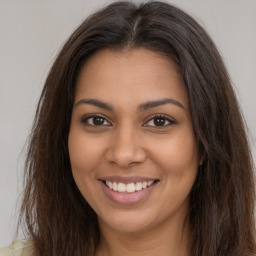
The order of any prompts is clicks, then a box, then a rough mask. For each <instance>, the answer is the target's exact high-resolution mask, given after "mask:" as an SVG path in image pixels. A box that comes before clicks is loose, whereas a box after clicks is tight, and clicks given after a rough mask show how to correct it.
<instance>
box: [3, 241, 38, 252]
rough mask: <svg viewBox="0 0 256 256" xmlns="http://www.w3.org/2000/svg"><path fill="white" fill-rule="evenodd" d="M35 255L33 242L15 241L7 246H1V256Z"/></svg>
mask: <svg viewBox="0 0 256 256" xmlns="http://www.w3.org/2000/svg"><path fill="white" fill-rule="evenodd" d="M32 255H33V242H32V241H29V240H26V241H20V240H17V241H14V242H12V244H11V245H9V246H7V247H2V248H0V256H32Z"/></svg>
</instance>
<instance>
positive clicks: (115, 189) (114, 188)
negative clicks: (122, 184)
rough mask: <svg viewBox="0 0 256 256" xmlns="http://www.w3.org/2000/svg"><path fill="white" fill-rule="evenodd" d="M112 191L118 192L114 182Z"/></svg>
mask: <svg viewBox="0 0 256 256" xmlns="http://www.w3.org/2000/svg"><path fill="white" fill-rule="evenodd" d="M113 190H114V191H117V190H118V186H117V183H116V182H113Z"/></svg>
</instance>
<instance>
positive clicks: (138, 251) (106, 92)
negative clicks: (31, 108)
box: [68, 49, 200, 256]
mask: <svg viewBox="0 0 256 256" xmlns="http://www.w3.org/2000/svg"><path fill="white" fill-rule="evenodd" d="M167 98H168V99H172V100H175V101H176V102H178V104H174V103H173V102H170V103H165V104H160V105H159V106H150V107H148V108H147V109H141V108H139V106H141V104H144V103H147V102H149V101H159V100H162V99H167ZM84 99H96V100H99V101H101V102H104V103H107V104H109V105H111V107H112V109H111V110H108V109H105V108H102V107H101V106H95V105H94V104H88V103H86V102H85V101H83V100H84ZM81 100H82V101H81ZM91 114H98V115H100V116H101V117H102V118H103V119H100V120H101V123H100V125H99V123H97V122H95V120H96V119H95V118H89V119H88V116H90V115H91ZM159 114H161V115H164V117H162V122H161V125H159V123H158V122H156V121H157V120H156V118H154V117H155V116H156V115H159ZM86 117H87V119H86ZM168 120H170V121H168ZM95 124H97V125H95ZM68 144H69V153H70V161H71V167H72V172H73V176H74V179H75V182H76V184H77V186H78V188H79V190H80V191H81V193H82V195H83V196H84V197H85V199H86V200H87V201H88V203H89V204H90V205H91V207H92V208H93V209H94V211H95V212H96V213H97V215H98V220H99V227H100V231H101V241H100V246H99V248H98V251H97V255H104V256H107V255H111V256H115V255H119V256H120V255H133V256H134V255H186V250H187V246H188V242H189V225H188V223H187V222H186V216H187V214H188V207H189V193H190V191H191V188H192V186H193V184H194V181H195V178H196V174H197V169H198V165H199V164H200V163H199V156H198V145H197V141H196V138H195V135H194V132H193V127H192V122H191V116H190V110H189V100H188V95H187V91H186V89H185V85H184V82H183V80H182V77H181V75H180V74H179V72H178V70H177V68H176V66H175V65H174V64H173V63H172V62H171V61H170V60H168V59H167V58H165V57H163V56H161V55H159V54H157V53H154V52H152V51H149V50H146V49H135V50H123V51H120V52H115V51H111V50H101V51H99V52H97V53H96V54H94V55H93V56H92V57H91V58H90V59H89V60H88V61H87V62H86V64H85V65H84V66H83V68H82V69H81V71H80V74H79V76H78V80H77V84H76V90H75V98H74V108H73V112H72V119H71V126H70V134H69V141H68ZM106 176H121V177H132V176H140V177H147V178H150V179H154V180H158V182H157V183H156V184H155V185H154V187H153V189H152V190H151V191H150V193H149V194H148V195H147V197H146V198H143V200H141V201H139V202H138V203H132V204H128V205H127V204H118V203H116V202H113V201H112V200H111V199H109V198H108V197H107V196H106V195H105V193H104V192H103V189H102V182H101V181H99V179H100V178H102V177H106ZM103 186H104V185H103ZM138 241H139V242H138Z"/></svg>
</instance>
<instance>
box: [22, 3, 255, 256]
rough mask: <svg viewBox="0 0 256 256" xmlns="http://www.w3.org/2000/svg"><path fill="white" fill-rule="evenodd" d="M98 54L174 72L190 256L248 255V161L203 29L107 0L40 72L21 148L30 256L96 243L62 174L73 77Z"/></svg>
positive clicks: (87, 215)
mask: <svg viewBox="0 0 256 256" xmlns="http://www.w3.org/2000/svg"><path fill="white" fill-rule="evenodd" d="M104 48H110V49H113V50H117V51H121V50H123V49H127V48H129V49H133V48H146V49H149V50H152V51H155V52H158V53H160V54H163V55H164V56H167V57H169V58H170V61H173V62H174V63H176V65H177V66H178V68H179V71H180V73H181V74H182V77H183V79H184V82H185V84H186V88H187V92H188V96H189V101H190V111H191V115H192V122H193V127H194V131H195V135H196V137H197V138H198V141H199V144H200V146H199V150H200V152H201V154H202V155H203V159H204V161H203V164H202V165H201V166H200V168H199V170H198V176H197V179H196V181H195V184H194V186H193V188H192V191H191V194H190V211H189V216H188V219H189V222H190V225H191V229H192V238H191V239H192V241H191V244H190V248H189V250H190V255H193V256H206V255H207V256H231V255H232V256H249V255H253V254H255V253H256V245H255V223H254V202H255V183H254V175H253V161H252V157H251V153H250V150H249V146H248V142H247V137H246V131H245V128H244V122H243V118H242V116H241V113H240V110H239V106H238V103H237V100H236V97H235V94H234V91H233V89H232V86H231V83H230V79H229V76H228V74H227V71H226V69H225V67H224V64H223V61H222V59H221V57H220V54H219V53H218V51H217V49H216V47H215V45H214V43H213V42H212V40H211V39H210V38H209V36H208V35H207V33H206V32H205V30H204V29H203V28H202V27H201V26H200V25H199V24H198V23H197V22H196V21H195V20H194V19H193V18H191V17H190V16H189V15H187V14H186V13H184V12H183V11H181V10H180V9H178V8H177V7H174V6H172V5H170V4H167V3H163V2H158V1H151V2H146V3H142V4H139V5H136V4H134V3H131V2H115V3H113V4H111V5H109V6H107V7H106V8H104V9H102V10H100V11H98V12H97V13H95V14H94V15H92V16H90V17H89V18H88V19H86V20H85V21H84V22H83V23H82V24H81V25H80V26H79V27H78V28H77V29H76V31H75V32H74V33H73V34H72V35H71V37H70V38H69V39H68V41H67V42H66V44H65V45H64V47H63V48H62V50H61V51H60V53H59V54H58V56H57V58H56V60H55V62H54V64H53V66H52V69H51V70H50V73H49V75H48V77H47V80H46V82H45V86H44V89H43V92H42V95H41V98H40V101H39V104H38V108H37V111H36V117H35V120H34V124H33V129H32V133H31V137H30V141H29V145H28V153H27V160H26V173H25V191H24V197H23V203H22V206H21V215H20V216H21V217H20V223H25V227H26V228H25V230H26V231H27V234H28V237H29V238H31V239H33V242H34V246H35V251H36V254H37V255H40V256H43V255H45V256H49V255H51V256H57V255H62V256H65V255H67V256H71V255H72V256H81V255H94V254H95V250H96V248H97V245H98V242H99V237H100V232H99V228H98V223H97V216H96V213H95V212H94V211H93V210H92V209H91V207H90V206H89V205H88V203H87V202H86V200H85V199H84V198H83V196H82V195H81V193H80V192H79V190H78V188H77V186H76V184H75V182H74V179H73V177H72V173H71V167H70V160H69V153H68V146H67V141H68V134H69V126H70V118H71V111H72V107H73V96H74V88H75V85H76V78H77V75H78V73H79V70H80V68H81V66H82V65H83V64H84V63H85V61H86V60H87V59H88V58H89V56H91V55H92V54H94V53H95V52H96V51H99V50H100V49H104ZM170 203H171V202H170Z"/></svg>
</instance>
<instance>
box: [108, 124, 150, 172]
mask: <svg viewBox="0 0 256 256" xmlns="http://www.w3.org/2000/svg"><path fill="white" fill-rule="evenodd" d="M139 137H140V136H139V135H138V134H136V132H134V131H133V130H132V129H129V128H127V129H119V130H118V131H116V132H115V134H113V137H112V141H111V143H110V145H109V147H108V149H107V152H106V159H107V161H108V162H110V163H111V164H115V165H118V166H119V167H123V168H127V167H130V166H132V165H135V164H139V163H143V162H144V161H145V160H146V158H147V154H146V151H145V149H144V148H143V145H142V140H141V138H139Z"/></svg>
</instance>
